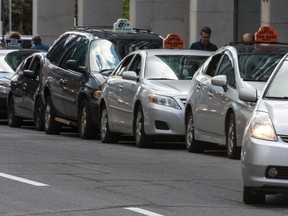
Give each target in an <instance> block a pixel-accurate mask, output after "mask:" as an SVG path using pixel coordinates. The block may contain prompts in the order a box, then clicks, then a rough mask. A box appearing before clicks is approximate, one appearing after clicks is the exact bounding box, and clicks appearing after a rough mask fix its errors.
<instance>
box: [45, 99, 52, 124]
mask: <svg viewBox="0 0 288 216" xmlns="http://www.w3.org/2000/svg"><path fill="white" fill-rule="evenodd" d="M50 109H51V108H50V105H49V104H47V107H46V110H45V128H47V129H48V128H49V125H50V118H51V113H50V111H51V110H50Z"/></svg>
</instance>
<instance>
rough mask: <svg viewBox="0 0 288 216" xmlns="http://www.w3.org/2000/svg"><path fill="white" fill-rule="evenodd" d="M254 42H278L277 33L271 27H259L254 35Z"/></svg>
mask: <svg viewBox="0 0 288 216" xmlns="http://www.w3.org/2000/svg"><path fill="white" fill-rule="evenodd" d="M255 41H256V42H276V43H277V42H278V33H277V32H276V31H275V30H274V29H273V27H271V26H263V27H260V28H259V30H258V31H257V32H256V33H255Z"/></svg>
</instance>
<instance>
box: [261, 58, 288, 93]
mask: <svg viewBox="0 0 288 216" xmlns="http://www.w3.org/2000/svg"><path fill="white" fill-rule="evenodd" d="M287 83H288V61H284V63H283V65H282V66H281V68H280V69H279V71H278V72H277V74H276V75H275V76H274V77H273V79H272V80H271V82H270V83H269V85H268V87H267V89H266V91H265V94H264V97H266V98H286V99H287V97H288V88H287Z"/></svg>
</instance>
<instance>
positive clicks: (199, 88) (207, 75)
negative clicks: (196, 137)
mask: <svg viewBox="0 0 288 216" xmlns="http://www.w3.org/2000/svg"><path fill="white" fill-rule="evenodd" d="M222 55H223V52H220V53H216V54H215V55H213V56H212V57H211V58H210V61H209V62H208V64H207V65H204V67H203V71H202V72H201V73H199V74H198V75H197V76H196V77H195V80H194V79H193V82H194V88H195V89H194V94H193V103H194V104H193V107H194V108H193V110H194V113H193V114H194V122H195V125H194V126H195V130H196V131H197V133H199V134H201V135H204V136H207V135H208V134H210V131H211V128H213V127H215V125H214V123H212V122H211V119H213V115H214V111H213V110H211V109H210V106H211V105H210V103H214V102H212V101H213V100H214V99H215V98H214V97H212V95H211V88H212V87H211V85H212V84H211V79H212V77H214V75H215V73H216V70H217V67H218V63H219V61H220V59H221V57H222ZM204 64H206V63H204Z"/></svg>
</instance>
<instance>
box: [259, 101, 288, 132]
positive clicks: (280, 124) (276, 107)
mask: <svg viewBox="0 0 288 216" xmlns="http://www.w3.org/2000/svg"><path fill="white" fill-rule="evenodd" d="M257 110H260V111H265V112H268V113H269V116H270V118H271V120H272V122H273V125H274V128H275V130H276V133H277V134H278V135H288V115H287V110H288V100H281V101H279V100H263V101H261V103H260V104H259V106H258V109H257Z"/></svg>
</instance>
